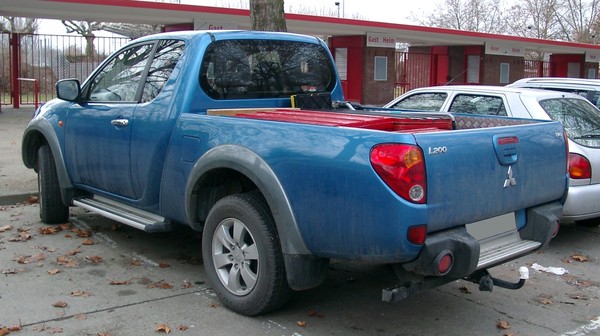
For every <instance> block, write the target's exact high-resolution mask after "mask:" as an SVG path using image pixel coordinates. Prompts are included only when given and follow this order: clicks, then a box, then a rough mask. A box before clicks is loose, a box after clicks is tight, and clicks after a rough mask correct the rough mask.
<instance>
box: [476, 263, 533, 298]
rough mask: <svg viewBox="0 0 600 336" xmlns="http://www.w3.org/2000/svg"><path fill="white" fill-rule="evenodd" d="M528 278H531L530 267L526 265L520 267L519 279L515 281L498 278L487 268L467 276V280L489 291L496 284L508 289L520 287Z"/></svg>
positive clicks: (480, 288) (482, 289)
mask: <svg viewBox="0 0 600 336" xmlns="http://www.w3.org/2000/svg"><path fill="white" fill-rule="evenodd" d="M527 279H529V269H528V268H527V267H525V266H521V267H519V281H518V282H514V283H513V282H508V281H505V280H501V279H496V278H494V277H492V276H491V275H490V273H489V272H488V271H487V270H486V269H483V270H479V271H477V272H475V273H473V274H471V275H470V276H469V277H468V278H466V280H469V281H471V282H474V283H476V284H479V290H480V291H487V292H491V291H492V289H494V285H496V286H498V287H502V288H506V289H519V288H521V287H523V285H525V280H527Z"/></svg>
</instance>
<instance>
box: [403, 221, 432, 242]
mask: <svg viewBox="0 0 600 336" xmlns="http://www.w3.org/2000/svg"><path fill="white" fill-rule="evenodd" d="M426 237H427V225H415V226H411V227H409V228H408V232H407V234H406V238H407V239H408V241H409V242H411V243H413V244H415V245H423V243H425V238H426Z"/></svg>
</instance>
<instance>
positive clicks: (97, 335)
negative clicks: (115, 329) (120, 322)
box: [96, 332, 113, 336]
mask: <svg viewBox="0 0 600 336" xmlns="http://www.w3.org/2000/svg"><path fill="white" fill-rule="evenodd" d="M96 336H113V334H112V333H105V332H101V333H98V334H96Z"/></svg>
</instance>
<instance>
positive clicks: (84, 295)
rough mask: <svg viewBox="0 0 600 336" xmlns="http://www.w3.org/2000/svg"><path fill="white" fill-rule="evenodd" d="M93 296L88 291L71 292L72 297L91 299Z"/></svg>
mask: <svg viewBox="0 0 600 336" xmlns="http://www.w3.org/2000/svg"><path fill="white" fill-rule="evenodd" d="M91 295H92V294H91V293H90V292H86V291H80V290H76V291H72V292H71V296H75V297H89V296H91Z"/></svg>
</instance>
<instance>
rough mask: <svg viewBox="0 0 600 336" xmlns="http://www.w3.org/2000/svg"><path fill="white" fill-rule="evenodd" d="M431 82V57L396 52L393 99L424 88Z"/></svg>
mask: <svg viewBox="0 0 600 336" xmlns="http://www.w3.org/2000/svg"><path fill="white" fill-rule="evenodd" d="M430 81H431V55H429V54H419V53H410V52H396V82H395V83H394V97H397V96H399V95H401V94H403V93H404V92H406V91H408V90H411V89H416V88H420V87H424V86H429V85H430V84H429V83H430Z"/></svg>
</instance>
